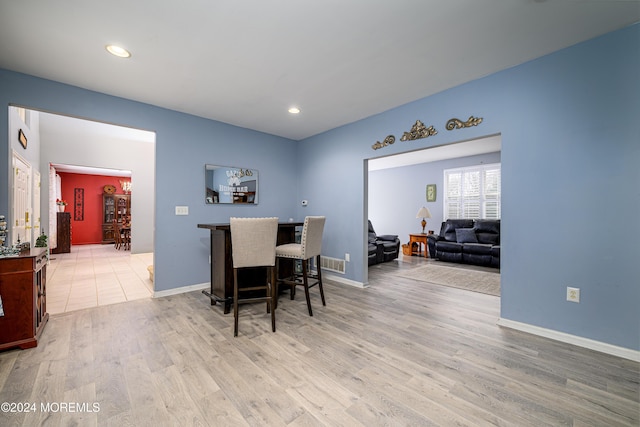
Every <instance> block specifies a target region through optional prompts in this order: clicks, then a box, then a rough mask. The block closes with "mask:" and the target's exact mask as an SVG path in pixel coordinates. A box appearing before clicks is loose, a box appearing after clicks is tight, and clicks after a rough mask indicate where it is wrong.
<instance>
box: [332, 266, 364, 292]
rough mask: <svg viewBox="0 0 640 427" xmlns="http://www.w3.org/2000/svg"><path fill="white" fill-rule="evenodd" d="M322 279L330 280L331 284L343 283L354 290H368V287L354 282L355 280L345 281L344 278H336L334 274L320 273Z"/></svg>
mask: <svg viewBox="0 0 640 427" xmlns="http://www.w3.org/2000/svg"><path fill="white" fill-rule="evenodd" d="M323 271H324V270H323ZM322 278H323V279H327V280H331V281H332V282H339V283H343V284H345V285H349V286H354V287H356V288H368V287H369V285H365V284H364V283H362V282H356V281H355V280H351V279H345V278H344V277H342V276H336V275H335V274H327V273H322Z"/></svg>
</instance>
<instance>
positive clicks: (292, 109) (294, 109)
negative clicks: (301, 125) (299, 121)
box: [289, 107, 300, 114]
mask: <svg viewBox="0 0 640 427" xmlns="http://www.w3.org/2000/svg"><path fill="white" fill-rule="evenodd" d="M289 112H290V113H291V114H300V109H299V108H298V107H291V108H289Z"/></svg>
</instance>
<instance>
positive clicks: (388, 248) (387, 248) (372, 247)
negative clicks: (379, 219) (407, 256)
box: [367, 221, 400, 265]
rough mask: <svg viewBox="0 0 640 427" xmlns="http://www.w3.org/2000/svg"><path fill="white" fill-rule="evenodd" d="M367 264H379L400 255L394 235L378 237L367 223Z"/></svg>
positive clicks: (396, 237)
mask: <svg viewBox="0 0 640 427" xmlns="http://www.w3.org/2000/svg"><path fill="white" fill-rule="evenodd" d="M367 248H368V263H369V265H374V264H379V263H381V262H387V261H391V260H394V259H396V258H398V255H399V253H400V239H399V238H398V236H397V235H394V234H384V235H380V236H378V235H377V234H376V231H375V230H374V229H373V225H371V221H369V241H368V245H367Z"/></svg>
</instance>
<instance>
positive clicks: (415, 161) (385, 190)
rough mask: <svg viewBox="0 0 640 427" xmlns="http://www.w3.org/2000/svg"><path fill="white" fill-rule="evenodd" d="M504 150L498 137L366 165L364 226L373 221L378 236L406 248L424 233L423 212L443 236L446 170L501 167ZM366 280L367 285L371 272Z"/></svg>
mask: <svg viewBox="0 0 640 427" xmlns="http://www.w3.org/2000/svg"><path fill="white" fill-rule="evenodd" d="M501 150H502V137H501V135H499V134H498V135H489V136H486V137H482V138H476V139H473V140H467V141H458V142H454V143H451V144H444V145H440V146H436V147H430V148H424V149H421V150H415V151H411V152H405V153H400V154H394V155H389V156H384V157H378V158H375V159H368V160H365V170H366V172H367V173H366V179H365V190H364V194H365V217H364V219H363V220H364V224H366V223H367V220H368V219H371V221H372V223H373V225H374V227H375V229H376V232H378V233H379V234H394V235H398V236H399V237H400V240H401V243H408V240H409V235H410V234H412V233H420V232H421V230H422V225H421V219H422V218H417V213H418V212H419V210H420V208H422V207H423V206H424V207H427V208H428V209H429V210H430V213H431V218H426V220H427V227H426V228H427V230H434V232H435V233H436V234H437V233H439V230H440V224H441V223H442V221H444V218H443V215H444V214H443V211H444V209H443V207H444V205H443V194H442V191H443V179H444V173H443V170H444V169H447V168H453V167H458V166H461V165H472V164H481V163H500V161H501V160H500V156H501V154H500V153H501ZM428 185H429V186H432V187H431V188H432V189H434V188H435V193H436V198H435V201H428V200H427V186H428ZM433 185H435V187H433ZM365 246H366V245H365ZM365 254H366V253H365ZM364 258H365V262H366V256H365V257H364ZM402 258H403V255H402V254H400V255H399V259H400V260H402ZM364 280H365V283H366V282H368V268H365V279H364Z"/></svg>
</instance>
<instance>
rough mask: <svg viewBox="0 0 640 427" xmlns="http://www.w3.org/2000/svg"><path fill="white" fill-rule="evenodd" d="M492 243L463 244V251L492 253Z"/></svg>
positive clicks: (478, 253) (479, 253)
mask: <svg viewBox="0 0 640 427" xmlns="http://www.w3.org/2000/svg"><path fill="white" fill-rule="evenodd" d="M491 248H492V246H491V245H485V244H482V243H465V244H464V245H462V253H465V254H476V255H491Z"/></svg>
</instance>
